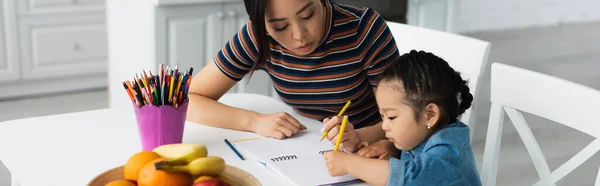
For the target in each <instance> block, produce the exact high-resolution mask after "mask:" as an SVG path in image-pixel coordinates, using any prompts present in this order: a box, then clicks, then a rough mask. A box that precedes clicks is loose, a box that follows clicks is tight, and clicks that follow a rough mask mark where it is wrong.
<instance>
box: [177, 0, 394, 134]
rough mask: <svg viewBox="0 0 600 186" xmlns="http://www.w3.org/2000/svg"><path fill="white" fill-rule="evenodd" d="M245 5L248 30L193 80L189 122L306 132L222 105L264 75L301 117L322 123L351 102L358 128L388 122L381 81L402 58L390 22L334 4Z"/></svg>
mask: <svg viewBox="0 0 600 186" xmlns="http://www.w3.org/2000/svg"><path fill="white" fill-rule="evenodd" d="M244 5H245V6H246V11H247V13H248V16H249V17H250V21H248V24H246V25H245V26H244V27H243V28H242V29H240V31H239V32H238V33H237V34H236V35H235V36H233V37H232V39H231V40H230V41H229V42H228V43H227V44H225V46H224V47H223V49H221V50H220V51H218V52H217V53H216V55H215V58H214V61H213V62H211V63H208V64H207V65H206V66H205V67H204V68H203V69H202V70H201V71H200V72H199V74H197V75H195V76H194V79H193V81H192V83H191V87H190V93H189V97H190V105H189V108H188V115H187V116H188V117H187V119H188V120H190V121H193V122H196V123H202V124H206V125H211V126H216V127H222V128H229V129H234V130H244V131H252V132H256V133H258V134H260V135H263V136H268V137H274V138H279V139H281V138H286V137H290V136H292V135H294V134H296V133H298V131H300V130H303V129H305V126H303V125H302V124H300V122H299V121H298V120H297V119H295V118H294V117H292V116H291V115H290V114H288V113H285V112H280V113H257V112H253V111H249V110H244V109H240V108H234V107H231V106H227V105H224V104H222V103H220V102H218V101H217V100H218V99H219V98H220V97H221V96H222V95H223V94H225V93H226V92H227V91H228V90H229V89H230V88H231V87H233V86H234V85H235V84H236V83H237V82H238V81H239V80H241V79H242V78H244V77H245V76H249V75H251V74H252V72H254V71H256V70H264V71H265V72H267V74H269V76H270V77H271V80H272V83H273V85H274V87H275V90H276V92H277V94H278V95H279V97H280V98H281V99H282V100H283V102H285V103H287V104H288V105H289V106H291V107H292V108H294V110H295V111H296V112H298V113H300V114H301V115H304V116H307V117H310V118H315V119H319V120H322V119H323V118H326V117H329V116H333V115H337V113H338V112H339V111H340V110H341V109H342V107H343V106H344V105H345V104H346V102H347V101H348V100H350V101H351V103H352V104H351V105H350V107H349V108H348V109H347V110H346V112H345V113H346V114H347V115H349V120H350V121H351V122H352V124H353V126H354V127H356V128H361V127H364V126H372V125H375V124H378V123H381V118H380V117H379V116H378V115H379V114H378V111H377V107H376V106H375V105H376V102H375V96H374V87H375V86H376V82H377V81H375V80H376V76H377V74H379V73H381V72H382V71H383V69H385V68H386V67H387V66H388V65H389V64H390V63H391V62H392V61H394V60H395V59H397V58H398V57H399V53H398V49H397V47H396V41H395V40H394V38H393V37H392V34H391V32H390V30H389V28H388V27H387V24H386V21H385V20H384V19H383V17H381V16H380V15H379V14H378V13H377V12H375V11H374V10H373V9H369V8H363V7H355V6H347V5H342V4H337V3H336V2H335V1H333V0H244ZM223 113H228V115H236V116H237V117H226V116H224V115H223ZM313 127H320V126H313ZM378 130H379V131H381V129H380V128H379V129H378ZM381 133H383V132H381Z"/></svg>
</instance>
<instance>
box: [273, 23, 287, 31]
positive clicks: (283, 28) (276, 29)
mask: <svg viewBox="0 0 600 186" xmlns="http://www.w3.org/2000/svg"><path fill="white" fill-rule="evenodd" d="M287 27H288V26H287V25H285V26H284V27H281V28H273V29H275V31H277V32H280V31H283V30H285V29H286V28H287Z"/></svg>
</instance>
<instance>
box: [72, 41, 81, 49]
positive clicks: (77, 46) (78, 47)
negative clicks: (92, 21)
mask: <svg viewBox="0 0 600 186" xmlns="http://www.w3.org/2000/svg"><path fill="white" fill-rule="evenodd" d="M73 50H75V51H81V46H79V44H77V43H75V44H73Z"/></svg>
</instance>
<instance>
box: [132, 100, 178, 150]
mask: <svg viewBox="0 0 600 186" xmlns="http://www.w3.org/2000/svg"><path fill="white" fill-rule="evenodd" d="M187 107H188V103H187V102H186V103H183V104H181V105H179V107H177V108H175V107H173V106H171V105H161V106H155V105H144V106H142V107H139V106H137V105H136V104H135V103H133V108H134V109H135V116H136V119H137V126H138V132H139V134H140V140H141V142H142V148H143V150H145V151H150V150H153V149H154V148H156V147H158V146H161V145H165V144H172V143H181V141H182V140H183V130H184V127H185V119H186V113H187Z"/></svg>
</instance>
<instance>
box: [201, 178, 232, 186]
mask: <svg viewBox="0 0 600 186" xmlns="http://www.w3.org/2000/svg"><path fill="white" fill-rule="evenodd" d="M192 186H231V185H229V184H227V183H226V182H224V181H222V180H219V179H212V180H202V181H199V182H196V183H195V184H194V185H192Z"/></svg>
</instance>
